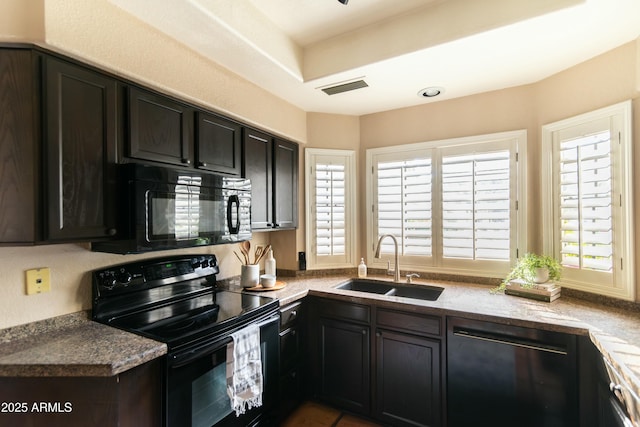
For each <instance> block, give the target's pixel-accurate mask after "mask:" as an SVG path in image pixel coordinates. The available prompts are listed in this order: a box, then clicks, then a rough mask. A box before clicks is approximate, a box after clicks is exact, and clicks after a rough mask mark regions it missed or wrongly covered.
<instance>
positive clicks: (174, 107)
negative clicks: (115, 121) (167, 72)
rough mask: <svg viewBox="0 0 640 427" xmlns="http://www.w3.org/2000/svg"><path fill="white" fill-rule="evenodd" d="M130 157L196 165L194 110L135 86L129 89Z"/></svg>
mask: <svg viewBox="0 0 640 427" xmlns="http://www.w3.org/2000/svg"><path fill="white" fill-rule="evenodd" d="M128 101H129V102H128V111H129V115H128V117H129V121H128V124H129V135H128V136H129V144H128V147H127V148H128V149H127V155H128V156H129V157H132V158H134V159H138V160H150V161H154V162H161V163H169V164H173V165H180V166H189V165H190V164H192V158H191V146H192V144H193V109H192V108H191V107H188V106H186V105H184V104H181V103H179V102H176V101H174V100H172V99H170V98H167V97H165V96H162V95H158V94H155V93H152V92H149V91H146V90H143V89H139V88H137V87H134V86H130V87H129V88H128Z"/></svg>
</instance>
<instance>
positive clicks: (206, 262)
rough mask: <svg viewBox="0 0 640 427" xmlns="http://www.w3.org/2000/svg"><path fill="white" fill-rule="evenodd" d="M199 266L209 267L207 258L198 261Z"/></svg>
mask: <svg viewBox="0 0 640 427" xmlns="http://www.w3.org/2000/svg"><path fill="white" fill-rule="evenodd" d="M200 267H202V268H207V267H209V260H207V259H206V258H205V259H203V260H202V262H201V263H200Z"/></svg>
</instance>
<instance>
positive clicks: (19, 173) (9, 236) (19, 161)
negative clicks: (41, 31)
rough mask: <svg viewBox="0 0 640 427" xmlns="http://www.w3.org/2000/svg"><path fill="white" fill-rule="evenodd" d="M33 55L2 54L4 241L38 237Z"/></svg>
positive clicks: (0, 211)
mask: <svg viewBox="0 0 640 427" xmlns="http://www.w3.org/2000/svg"><path fill="white" fill-rule="evenodd" d="M32 58H33V57H32V54H31V51H30V50H21V49H2V50H0V111H1V112H2V113H0V129H1V131H0V165H1V166H0V196H1V197H0V200H2V202H1V203H0V242H2V243H33V242H34V241H35V240H37V239H38V236H37V233H36V221H37V219H36V211H37V209H36V206H37V204H36V200H37V197H36V195H37V194H38V191H39V189H38V187H37V184H36V183H37V182H38V181H39V179H38V176H37V174H38V171H39V168H36V153H37V151H36V140H37V132H38V131H37V130H38V128H39V126H38V125H37V120H36V117H35V116H36V113H35V112H36V111H37V109H36V108H34V105H39V104H40V101H39V99H38V98H36V90H35V88H36V87H37V85H36V78H35V76H37V75H38V74H37V73H38V71H39V70H37V69H35V68H34V61H33V60H32Z"/></svg>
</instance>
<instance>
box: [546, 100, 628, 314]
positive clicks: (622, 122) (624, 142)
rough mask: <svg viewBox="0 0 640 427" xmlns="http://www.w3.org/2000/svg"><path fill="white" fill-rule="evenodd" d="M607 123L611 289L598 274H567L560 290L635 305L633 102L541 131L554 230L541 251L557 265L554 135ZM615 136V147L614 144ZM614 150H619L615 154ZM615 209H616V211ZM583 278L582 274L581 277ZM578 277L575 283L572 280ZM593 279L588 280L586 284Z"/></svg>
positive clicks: (549, 213)
mask: <svg viewBox="0 0 640 427" xmlns="http://www.w3.org/2000/svg"><path fill="white" fill-rule="evenodd" d="M602 119H609V121H610V129H611V130H612V137H611V143H612V150H611V151H612V183H613V190H612V191H613V196H612V198H613V200H615V199H616V198H619V200H620V203H619V204H618V203H614V204H613V206H612V207H613V208H614V212H613V220H612V223H613V225H614V230H613V242H614V243H613V266H614V267H613V272H612V273H611V274H612V275H613V276H612V283H611V285H603V284H602V282H601V281H599V280H598V279H599V278H600V276H601V275H602V274H607V273H597V274H593V275H590V274H584V272H585V271H587V270H581V271H580V272H578V273H577V274H575V275H573V274H570V273H571V272H569V274H567V269H566V268H565V269H564V274H563V278H562V279H561V284H562V286H564V287H567V288H572V289H577V290H581V291H586V292H590V293H596V294H600V295H605V296H609V297H614V298H620V299H624V300H628V301H634V300H635V287H636V273H635V249H634V240H635V224H634V212H633V141H632V135H633V134H632V121H633V119H632V102H631V101H624V102H621V103H618V104H614V105H611V106H608V107H604V108H601V109H598V110H595V111H591V112H587V113H584V114H580V115H577V116H573V117H570V118H567V119H564V120H560V121H557V122H553V123H549V124H545V125H543V126H542V177H541V183H542V188H548V189H552V191H547V194H546V195H545V194H543V195H542V219H543V224H553V226H552V227H546V228H545V229H544V230H543V248H544V252H545V253H547V254H552V255H554V256H555V257H556V258H557V259H560V246H561V245H560V240H559V239H560V234H559V228H560V224H559V215H558V213H557V212H558V209H559V203H558V202H557V200H556V197H557V193H556V191H555V183H556V179H557V177H556V175H555V171H556V170H557V165H556V164H555V161H554V159H555V152H554V134H555V133H557V132H560V131H562V130H565V129H568V128H572V127H577V126H587V125H588V124H590V123H592V122H595V121H597V120H602ZM616 133H617V141H616ZM613 144H617V145H618V147H617V148H616V147H615V146H614V145H613ZM616 205H617V206H616ZM581 273H582V274H581ZM576 276H577V277H576ZM589 279H592V280H589Z"/></svg>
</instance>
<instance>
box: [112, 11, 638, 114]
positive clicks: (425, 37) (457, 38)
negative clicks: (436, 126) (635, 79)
mask: <svg viewBox="0 0 640 427" xmlns="http://www.w3.org/2000/svg"><path fill="white" fill-rule="evenodd" d="M110 1H111V2H112V3H114V4H116V5H117V6H119V7H121V8H122V9H124V10H125V11H127V12H128V13H130V14H132V15H134V16H135V17H137V18H138V19H140V20H142V21H144V22H146V23H147V24H149V25H151V26H153V27H155V28H157V29H158V30H160V31H162V32H164V33H166V34H167V35H169V36H170V37H172V38H174V39H176V40H178V41H179V42H181V43H183V44H185V45H187V46H189V47H190V48H191V49H193V50H195V51H197V52H199V53H200V54H201V55H203V56H205V57H207V58H210V59H211V60H212V61H214V62H216V63H218V64H220V65H222V66H224V67H226V68H228V69H230V70H231V71H233V72H234V73H236V74H238V75H240V76H242V77H244V78H246V79H247V80H249V81H251V82H253V83H255V84H256V85H258V86H260V87H262V88H264V89H265V90H267V91H269V92H271V93H273V94H274V95H276V96H278V97H280V98H283V99H285V100H287V101H289V102H290V103H291V104H294V105H296V106H298V107H299V108H301V109H303V110H305V111H310V112H325V113H336V114H348V115H364V114H369V113H374V112H379V111H386V110H391V109H397V108H402V107H409V106H414V105H419V104H423V103H427V102H438V101H440V100H445V99H452V98H457V97H462V96H467V95H472V94H476V93H481V92H486V91H492V90H497V89H503V88H507V87H512V86H519V85H524V84H529V83H533V82H536V81H539V80H541V79H544V78H545V77H548V76H550V75H552V74H555V73H557V72H559V71H561V70H564V69H566V68H569V67H571V66H573V65H576V64H578V63H580V62H584V61H586V60H588V59H590V58H592V57H594V56H597V55H599V54H601V53H604V52H606V51H608V50H611V49H613V48H615V47H618V46H620V45H622V44H625V43H627V42H630V41H632V40H635V39H637V38H638V37H639V36H640V1H639V0H535V1H531V0H350V1H349V3H348V4H347V5H343V4H341V3H340V2H338V1H337V0H233V1H229V0H110ZM358 79H363V80H364V81H365V82H366V83H367V85H368V86H367V87H364V88H361V89H357V90H353V91H349V92H344V93H339V94H336V95H331V96H329V95H327V94H325V93H324V92H323V91H322V90H321V89H322V88H326V87H329V86H334V85H336V84H340V83H348V82H351V81H354V80H358ZM430 86H437V87H442V88H444V92H443V93H442V94H441V95H439V96H437V97H434V98H425V97H422V96H418V92H419V91H420V90H421V89H423V88H425V87H430Z"/></svg>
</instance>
